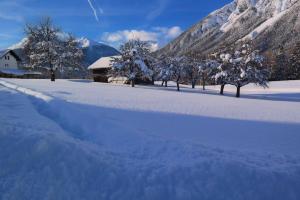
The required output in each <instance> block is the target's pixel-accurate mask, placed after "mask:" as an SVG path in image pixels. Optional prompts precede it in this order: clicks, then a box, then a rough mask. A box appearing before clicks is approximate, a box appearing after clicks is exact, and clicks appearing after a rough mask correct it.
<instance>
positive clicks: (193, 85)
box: [192, 81, 196, 89]
mask: <svg viewBox="0 0 300 200" xmlns="http://www.w3.org/2000/svg"><path fill="white" fill-rule="evenodd" d="M195 85H196V81H192V88H193V89H195Z"/></svg>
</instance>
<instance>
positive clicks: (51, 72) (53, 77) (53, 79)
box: [50, 69, 55, 82]
mask: <svg viewBox="0 0 300 200" xmlns="http://www.w3.org/2000/svg"><path fill="white" fill-rule="evenodd" d="M50 74H51V75H50V76H51V81H52V82H54V81H55V73H54V70H53V69H51V71H50Z"/></svg>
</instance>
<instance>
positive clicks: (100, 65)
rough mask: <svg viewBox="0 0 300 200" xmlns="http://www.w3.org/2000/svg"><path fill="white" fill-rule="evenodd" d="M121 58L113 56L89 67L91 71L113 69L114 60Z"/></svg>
mask: <svg viewBox="0 0 300 200" xmlns="http://www.w3.org/2000/svg"><path fill="white" fill-rule="evenodd" d="M119 57H120V56H111V57H103V58H100V59H99V60H97V61H96V62H94V63H93V64H92V65H90V66H89V67H88V69H89V70H92V69H107V68H111V62H112V58H119Z"/></svg>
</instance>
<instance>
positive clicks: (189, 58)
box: [185, 52, 203, 89]
mask: <svg viewBox="0 0 300 200" xmlns="http://www.w3.org/2000/svg"><path fill="white" fill-rule="evenodd" d="M185 62H186V63H185V74H186V79H187V80H188V81H189V82H190V83H191V85H192V88H193V89H194V88H195V86H196V83H197V81H198V80H199V79H200V77H201V75H200V73H201V72H200V70H199V67H200V66H202V63H203V59H202V56H201V55H200V54H198V53H195V52H191V53H188V54H186V56H185Z"/></svg>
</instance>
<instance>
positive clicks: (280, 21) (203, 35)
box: [159, 0, 300, 54]
mask: <svg viewBox="0 0 300 200" xmlns="http://www.w3.org/2000/svg"><path fill="white" fill-rule="evenodd" d="M299 9H300V0H233V1H232V2H231V3H229V4H227V5H225V6H224V7H222V8H220V9H218V10H216V11H214V12H212V13H210V14H209V15H208V16H207V17H205V18H204V19H202V20H201V21H200V22H199V23H197V24H195V25H194V26H193V27H191V28H190V29H189V30H187V31H186V32H184V33H183V34H181V35H180V36H179V37H178V38H176V39H175V40H174V41H172V42H171V43H170V44H168V45H167V46H166V47H164V48H162V49H161V50H159V52H162V53H164V54H167V53H168V52H170V53H171V54H182V53H185V52H187V51H193V50H196V51H200V52H202V53H203V54H205V53H210V52H211V51H214V50H215V49H218V48H220V47H222V46H224V45H228V44H234V43H236V42H239V41H241V40H249V39H250V40H253V41H254V40H256V42H257V45H259V46H261V48H263V49H264V50H268V49H277V48H279V47H278V46H279V45H285V46H286V47H287V48H290V47H291V46H293V44H295V42H297V41H298V39H297V38H300V14H299ZM271 38H272V39H271Z"/></svg>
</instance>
